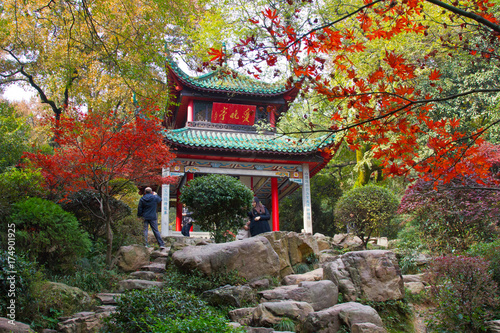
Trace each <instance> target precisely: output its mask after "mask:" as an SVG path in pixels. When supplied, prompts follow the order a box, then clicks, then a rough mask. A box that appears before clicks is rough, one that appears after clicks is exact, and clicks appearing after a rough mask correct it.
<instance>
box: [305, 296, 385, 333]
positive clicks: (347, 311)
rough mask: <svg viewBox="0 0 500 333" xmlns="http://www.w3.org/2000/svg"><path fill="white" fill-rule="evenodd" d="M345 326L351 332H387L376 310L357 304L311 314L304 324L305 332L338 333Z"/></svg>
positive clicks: (347, 304) (349, 303) (348, 304)
mask: <svg viewBox="0 0 500 333" xmlns="http://www.w3.org/2000/svg"><path fill="white" fill-rule="evenodd" d="M344 324H345V325H346V326H348V327H349V331H350V332H373V333H378V332H380V333H385V332H386V330H385V329H384V325H383V323H382V319H380V316H379V315H378V313H377V311H375V309H373V308H372V307H370V306H368V305H363V304H360V303H355V302H348V303H341V304H337V305H335V306H332V307H330V308H327V309H324V310H321V311H317V312H312V313H310V314H309V315H308V316H307V319H306V320H305V322H304V324H303V332H304V333H336V332H337V331H338V330H339V329H340V327H341V326H342V325H344ZM367 328H370V329H371V330H366V329H367Z"/></svg>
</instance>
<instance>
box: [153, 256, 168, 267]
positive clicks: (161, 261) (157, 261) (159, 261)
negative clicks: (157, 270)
mask: <svg viewBox="0 0 500 333" xmlns="http://www.w3.org/2000/svg"><path fill="white" fill-rule="evenodd" d="M167 261H168V257H158V258H156V259H155V260H153V263H155V264H163V265H165V264H166V263H167Z"/></svg>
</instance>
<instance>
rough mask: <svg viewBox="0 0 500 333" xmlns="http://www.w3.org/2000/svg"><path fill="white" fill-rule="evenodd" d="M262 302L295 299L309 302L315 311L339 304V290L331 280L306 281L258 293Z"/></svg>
mask: <svg viewBox="0 0 500 333" xmlns="http://www.w3.org/2000/svg"><path fill="white" fill-rule="evenodd" d="M258 294H259V296H260V297H261V300H260V301H261V302H274V301H284V300H293V301H297V302H307V303H309V304H310V305H311V306H312V307H313V309H314V311H319V310H323V309H326V308H329V307H332V306H334V305H335V304H337V299H338V295H339V291H338V288H337V286H336V285H335V284H334V283H333V282H332V281H329V280H322V281H313V282H312V281H304V282H301V283H300V284H299V285H292V286H282V287H278V288H275V289H271V290H265V291H261V292H259V293H258Z"/></svg>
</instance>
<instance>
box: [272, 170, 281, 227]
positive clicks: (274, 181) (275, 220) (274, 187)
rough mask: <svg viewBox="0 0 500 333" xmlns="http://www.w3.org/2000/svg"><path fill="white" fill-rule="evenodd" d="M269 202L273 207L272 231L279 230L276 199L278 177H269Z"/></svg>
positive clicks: (278, 212)
mask: <svg viewBox="0 0 500 333" xmlns="http://www.w3.org/2000/svg"><path fill="white" fill-rule="evenodd" d="M271 204H272V207H273V213H272V215H273V216H272V217H273V231H280V207H279V206H280V205H279V199H278V178H271Z"/></svg>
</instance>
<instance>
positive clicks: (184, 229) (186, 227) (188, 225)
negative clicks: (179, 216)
mask: <svg viewBox="0 0 500 333" xmlns="http://www.w3.org/2000/svg"><path fill="white" fill-rule="evenodd" d="M192 225H193V224H192V223H186V224H184V225H183V226H182V229H181V234H182V235H183V236H186V237H189V231H191V226H192Z"/></svg>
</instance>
